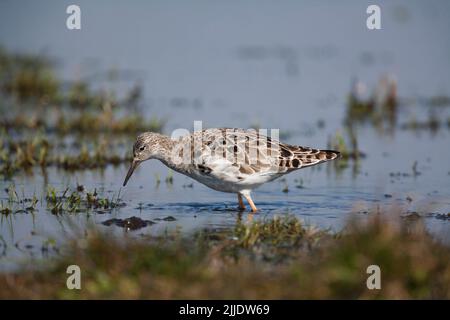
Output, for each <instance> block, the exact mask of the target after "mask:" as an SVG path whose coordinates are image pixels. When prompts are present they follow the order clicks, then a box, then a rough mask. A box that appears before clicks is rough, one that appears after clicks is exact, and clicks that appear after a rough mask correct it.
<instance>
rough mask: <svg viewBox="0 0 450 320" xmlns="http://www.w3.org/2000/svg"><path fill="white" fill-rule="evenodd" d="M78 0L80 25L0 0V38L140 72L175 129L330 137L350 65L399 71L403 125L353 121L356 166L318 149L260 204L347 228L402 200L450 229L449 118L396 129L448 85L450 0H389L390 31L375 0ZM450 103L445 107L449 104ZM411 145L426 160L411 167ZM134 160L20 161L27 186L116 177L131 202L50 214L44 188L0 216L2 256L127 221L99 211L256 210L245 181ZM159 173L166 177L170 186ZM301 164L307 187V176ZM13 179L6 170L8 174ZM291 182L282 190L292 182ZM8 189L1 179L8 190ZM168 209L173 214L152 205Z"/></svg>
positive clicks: (74, 73)
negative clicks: (96, 165) (70, 165)
mask: <svg viewBox="0 0 450 320" xmlns="http://www.w3.org/2000/svg"><path fill="white" fill-rule="evenodd" d="M78 4H79V5H80V7H81V8H82V13H83V25H82V30H81V31H79V32H71V31H68V30H66V29H65V26H64V19H65V14H64V13H65V7H64V5H65V4H63V3H61V4H59V3H58V4H56V3H55V2H50V1H47V2H46V1H42V2H39V4H37V3H35V2H27V6H26V7H27V8H28V9H27V10H25V9H24V6H23V3H22V1H3V2H2V3H1V4H0V44H1V45H3V46H4V47H6V48H8V49H10V50H18V51H27V52H33V53H37V52H45V53H46V54H49V55H51V56H54V57H57V58H58V59H59V60H60V61H61V67H60V72H61V74H62V75H63V76H64V77H65V78H67V79H72V80H73V79H78V78H90V79H94V80H93V83H94V84H95V85H98V86H100V87H108V86H114V87H115V88H118V89H121V88H125V87H127V86H128V85H129V84H130V83H133V82H134V81H135V80H136V81H138V82H140V83H141V84H142V85H143V87H144V90H145V108H146V112H147V113H148V115H158V116H160V117H166V118H167V120H168V121H167V126H166V128H165V133H167V134H170V132H171V131H172V130H173V129H175V128H187V129H192V125H193V121H194V120H202V121H203V126H204V127H219V126H227V127H249V126H251V125H256V124H258V125H259V126H260V127H261V128H269V129H271V128H280V130H281V133H282V134H284V136H285V138H284V139H283V140H284V141H286V142H289V143H292V144H300V145H305V146H314V147H319V148H326V146H327V141H328V137H329V136H332V135H334V134H335V132H336V131H337V130H340V129H342V127H343V119H344V116H345V110H346V101H347V95H348V93H349V90H350V85H351V81H352V79H353V78H354V77H357V78H359V79H360V80H361V81H363V82H365V83H367V86H368V88H369V90H370V89H371V88H373V86H374V85H375V83H376V82H377V81H378V79H379V78H380V77H381V76H382V75H383V74H386V73H388V74H393V75H394V76H395V77H396V78H397V81H398V94H399V96H400V97H401V98H404V99H405V100H407V101H410V102H409V103H408V104H406V105H404V106H401V107H400V110H399V115H398V118H399V124H398V126H397V127H396V129H395V130H394V131H393V133H392V134H388V133H385V134H380V132H379V131H377V130H376V129H375V128H373V127H372V126H370V125H366V126H362V127H360V128H359V129H358V132H357V136H358V143H359V146H360V149H361V151H362V152H364V153H365V154H366V155H367V157H366V158H364V159H362V160H361V161H360V163H359V164H358V169H357V170H356V173H355V171H354V170H353V168H352V166H353V162H352V161H350V162H349V167H348V168H345V169H343V170H340V171H336V169H335V168H334V167H333V165H332V164H323V165H320V166H318V167H314V168H309V169H305V170H300V171H297V172H295V173H293V174H290V175H288V176H286V181H285V182H284V181H282V180H277V181H274V182H272V183H270V184H267V185H264V186H263V187H261V188H260V189H258V190H256V191H255V193H254V200H255V202H256V204H257V206H258V207H259V208H260V210H261V213H260V214H259V215H258V216H259V217H264V216H267V215H274V214H286V213H291V214H294V215H296V216H298V217H300V218H302V219H304V220H305V221H306V222H307V223H309V224H313V225H317V226H319V227H324V228H331V229H333V230H340V228H341V227H342V226H343V224H344V223H345V221H346V219H347V218H348V217H349V216H354V215H357V216H361V217H365V216H367V214H366V213H367V211H368V210H369V209H370V208H373V207H376V206H377V205H380V206H390V205H393V204H398V205H401V206H403V207H404V211H405V212H406V211H410V212H414V211H417V212H419V213H421V214H424V215H427V214H429V213H433V215H429V216H427V217H426V218H425V221H426V224H427V226H428V227H429V230H430V231H431V232H432V233H433V234H435V235H436V236H437V237H438V238H439V239H441V240H443V241H444V242H447V243H450V236H449V234H450V233H449V232H450V221H449V220H448V219H447V220H445V219H438V216H437V214H447V213H448V212H450V197H449V193H448V191H449V190H450V164H449V163H450V162H449V158H450V148H448V146H449V141H450V140H449V138H450V130H448V128H447V127H444V128H441V129H440V130H438V131H437V132H436V133H435V134H433V133H431V132H430V131H429V130H422V131H410V130H402V129H399V127H400V126H401V124H402V123H405V122H407V121H408V120H410V119H411V118H413V117H414V118H417V119H419V120H420V119H423V120H425V119H427V117H428V114H429V107H428V106H427V105H426V104H425V103H424V99H426V98H428V97H431V96H436V95H446V96H449V95H450V87H449V83H450V73H449V72H448V70H450V60H449V59H448V57H449V56H450V40H449V38H448V34H447V33H448V30H450V4H449V3H448V2H446V1H434V2H432V3H428V2H425V1H423V2H411V1H397V2H395V3H389V2H382V1H381V2H380V5H381V7H382V17H383V20H382V21H383V22H382V24H383V25H382V26H383V27H382V28H383V29H382V30H379V31H368V30H367V29H366V28H365V19H366V14H365V8H366V7H367V4H366V3H365V2H364V1H355V2H345V3H340V4H339V5H337V4H335V3H334V2H321V3H320V4H318V3H317V2H316V1H311V2H304V3H298V2H295V1H285V2H283V3H282V4H278V2H277V4H275V2H269V1H264V2H261V1H258V3H256V2H251V1H250V2H245V3H242V2H221V3H211V2H206V1H194V2H190V3H189V5H187V4H185V3H183V2H181V1H180V2H178V3H176V2H170V4H169V3H164V2H163V1H159V2H158V1H155V2H151V3H147V2H136V3H135V4H134V5H133V6H131V5H129V4H128V3H127V4H125V3H122V4H120V3H114V5H110V4H109V3H107V2H102V1H95V2H94V1H79V3H78ZM30 15H32V16H33V17H35V18H36V19H33V20H30V19H29V17H30ZM117 17H120V19H118V18H117ZM8 30H14V33H11V32H9V31H8ZM111 68H114V69H116V70H125V71H126V72H125V76H124V77H125V78H126V75H130V77H131V78H132V79H133V81H122V80H120V79H122V78H120V79H119V80H117V81H115V82H113V83H111V82H110V81H104V79H103V76H102V75H104V74H105V70H109V69H111ZM449 109H450V107H449V106H447V107H441V108H436V110H435V112H436V113H437V114H438V116H439V118H441V119H447V118H448V117H449V116H450V113H449ZM319 120H320V121H322V122H323V123H324V126H323V127H320V126H318V125H317V123H318V121H319ZM111 138H114V137H111ZM130 151H131V145H130ZM416 161H417V164H418V165H417V170H418V171H419V172H420V175H418V176H414V174H413V169H412V167H413V164H414V162H416ZM126 170H127V168H126V167H125V166H119V167H117V168H113V167H108V168H107V169H106V170H104V171H79V172H75V173H72V174H71V173H67V172H64V171H61V170H57V169H54V168H49V169H48V171H47V173H46V175H43V174H42V172H41V171H40V170H38V169H36V170H35V172H34V174H32V175H26V174H18V175H15V176H14V177H13V179H12V182H13V183H14V184H15V186H16V189H17V191H18V192H19V193H21V192H22V190H23V192H24V194H25V195H27V196H32V195H33V194H36V195H37V197H38V198H40V197H44V196H45V190H46V187H47V185H51V186H53V187H56V188H57V189H58V190H60V191H63V190H64V189H65V188H66V187H67V186H70V187H75V186H76V185H77V184H81V185H84V186H85V187H86V189H88V190H93V189H94V188H97V189H98V190H100V191H101V192H102V194H104V195H107V196H108V195H110V196H111V197H112V196H113V195H117V194H118V193H119V190H120V198H121V199H122V201H123V202H124V203H125V204H126V206H125V207H123V208H117V209H113V210H112V212H111V213H106V214H98V213H96V212H95V211H93V212H90V213H77V214H71V215H63V216H54V215H53V214H51V213H50V212H49V210H47V209H46V205H45V201H40V202H39V203H38V205H37V211H36V212H35V213H34V214H25V213H18V214H13V215H9V216H2V217H0V218H1V221H0V232H1V238H2V239H3V240H4V241H1V239H0V254H1V253H2V251H3V256H2V257H1V258H0V268H1V269H10V268H15V267H16V266H17V262H18V261H21V262H24V261H25V263H30V261H31V260H30V259H28V258H39V257H41V256H42V255H46V254H47V251H45V250H44V251H42V246H43V243H45V242H46V241H48V239H49V238H55V239H56V242H57V243H58V244H59V241H60V239H63V235H64V234H66V233H69V234H70V233H71V232H72V229H73V228H74V225H75V226H78V227H80V229H83V228H84V227H85V225H86V224H92V225H93V226H94V227H96V228H100V229H104V230H106V231H108V232H123V231H122V229H121V228H119V227H117V226H104V225H102V224H101V223H102V222H104V221H106V220H109V219H112V218H119V219H125V218H128V217H131V216H137V217H140V218H142V219H144V220H152V221H154V222H156V223H155V224H153V225H151V226H147V227H144V228H142V229H139V230H137V231H130V232H131V233H133V234H136V235H140V234H147V233H150V234H156V233H158V232H164V231H166V230H169V231H170V230H176V229H180V230H181V232H186V233H188V232H192V231H194V230H198V229H202V228H228V227H232V226H233V225H234V224H235V222H236V219H238V218H243V219H246V218H248V215H247V213H243V214H239V212H238V211H237V209H236V207H237V202H236V196H235V195H232V194H225V193H219V192H216V191H213V190H210V189H208V188H206V187H205V186H203V185H201V184H199V183H196V182H194V181H192V180H190V179H189V178H187V177H184V176H182V175H179V174H177V173H174V181H173V184H167V183H165V181H164V180H165V177H166V176H167V175H168V169H167V168H165V167H164V166H163V165H162V164H161V163H159V162H157V161H149V162H147V163H144V164H143V165H141V166H140V168H138V170H137V171H136V173H135V174H134V176H133V177H132V179H131V180H130V182H129V184H128V185H127V187H126V188H121V184H122V182H123V178H124V176H125V174H126ZM397 173H400V175H398V176H397ZM155 175H159V176H160V177H161V183H160V184H159V186H157V185H156V182H155ZM298 179H302V188H297V187H296V186H297V185H298V184H299V182H298V181H295V180H298ZM10 183H11V181H7V180H4V179H2V180H0V189H1V190H3V189H4V188H6V187H7V186H9V185H10ZM191 183H193V184H192V186H191ZM286 185H287V186H288V188H289V192H287V193H286V192H283V191H282V190H283V189H284V188H285V186H286ZM385 194H388V195H392V197H390V196H385ZM408 197H409V198H410V200H407V198H408ZM6 198H7V195H6V193H3V191H2V192H1V193H0V199H3V200H5V199H6ZM168 216H171V217H174V218H175V219H176V220H175V221H164V220H156V219H160V218H165V217H168ZM257 218H258V217H257ZM50 254H51V253H50ZM23 258H25V259H23Z"/></svg>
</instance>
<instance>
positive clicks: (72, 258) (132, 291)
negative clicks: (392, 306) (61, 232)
mask: <svg viewBox="0 0 450 320" xmlns="http://www.w3.org/2000/svg"><path fill="white" fill-rule="evenodd" d="M387 214H388V215H390V217H389V218H386V217H385V216H384V215H382V214H376V213H373V214H372V216H371V218H370V219H369V220H368V222H365V223H359V222H356V221H354V220H352V221H350V222H349V223H348V225H347V226H346V228H345V229H344V231H343V232H340V233H338V234H335V233H332V232H330V231H327V230H318V229H315V228H311V227H307V226H305V225H304V224H303V223H302V222H301V221H299V220H298V219H296V218H294V217H290V216H285V217H275V218H273V219H264V218H260V219H257V218H255V221H241V220H238V221H237V224H236V227H235V228H234V229H231V230H223V231H214V230H204V231H202V232H199V233H197V234H196V235H195V236H190V237H188V236H180V235H179V234H165V235H163V236H160V237H144V238H139V239H136V238H133V237H127V236H123V235H122V236H120V237H113V236H111V235H108V234H105V233H99V232H89V233H88V234H89V236H87V237H83V238H82V239H76V240H73V241H72V242H71V244H70V245H69V248H68V250H67V251H65V252H66V253H65V254H64V255H62V256H61V257H60V258H58V259H57V260H54V261H53V262H52V263H51V264H50V265H48V266H47V268H45V269H40V270H39V271H36V270H23V271H22V272H18V273H10V274H1V275H0V285H1V287H2V288H3V290H1V292H0V298H57V299H59V298H70V299H72V298H74V299H79V298H83V299H85V298H88V299H91V298H100V299H105V298H152V299H173V298H191V299H206V298H217V299H223V298H236V299H240V298H244V299H280V298H287V299H298V298H300V299H303V298H312V299H329V298H339V299H342V298H343V299H346V298H350V299H354V298H355V299H385V298H394V299H407V298H441V299H442V298H443V299H448V298H450V265H449V264H448V261H450V260H449V259H450V249H449V248H448V247H446V246H444V245H442V244H440V243H438V242H436V241H435V240H434V239H433V238H432V237H431V236H430V235H428V234H427V233H426V231H425V230H424V228H423V226H422V224H421V222H420V220H419V221H416V222H414V223H411V222H408V223H406V222H405V221H402V220H398V221H397V220H395V219H394V220H395V221H393V219H392V214H393V213H387ZM247 217H250V216H247ZM366 221H367V220H366ZM71 264H77V265H79V266H80V268H81V272H82V289H81V290H73V291H71V290H68V289H66V287H65V282H66V277H67V274H66V273H65V270H66V267H67V266H68V265H71ZM372 264H376V265H378V266H380V268H381V286H382V288H381V290H368V289H367V287H366V280H367V277H368V276H369V275H368V274H367V273H366V269H367V267H368V266H369V265H372Z"/></svg>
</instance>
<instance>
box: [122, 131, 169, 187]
mask: <svg viewBox="0 0 450 320" xmlns="http://www.w3.org/2000/svg"><path fill="white" fill-rule="evenodd" d="M166 139H167V137H166V136H163V135H161V134H159V133H155V132H144V133H141V134H140V135H139V136H138V137H137V138H136V142H135V143H134V145H133V160H132V161H131V165H130V169H129V170H128V173H127V176H126V177H125V181H124V182H123V186H125V185H126V184H127V182H128V180H129V179H130V177H131V175H132V174H133V172H134V170H135V169H136V168H137V166H138V165H139V164H140V163H141V162H143V161H146V160H149V159H154V158H159V156H160V155H161V154H162V153H163V152H164V149H165V147H166V146H165V143H164V142H165V140H166Z"/></svg>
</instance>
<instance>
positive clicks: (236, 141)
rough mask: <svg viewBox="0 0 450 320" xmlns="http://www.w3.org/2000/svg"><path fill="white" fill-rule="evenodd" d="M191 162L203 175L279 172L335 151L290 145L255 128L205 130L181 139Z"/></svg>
mask: <svg viewBox="0 0 450 320" xmlns="http://www.w3.org/2000/svg"><path fill="white" fill-rule="evenodd" d="M184 144H189V145H190V148H189V149H190V150H191V152H190V153H191V156H192V159H193V163H194V165H196V166H197V167H198V169H199V170H200V171H201V172H204V173H205V174H215V173H216V172H230V173H232V174H233V176H249V175H253V174H258V175H272V174H283V173H286V172H289V171H292V170H296V169H300V168H302V167H307V166H312V165H315V164H318V163H321V162H323V161H327V160H332V159H335V158H337V157H338V155H339V153H338V152H337V151H330V150H319V149H313V148H309V147H301V146H293V145H289V144H284V143H281V142H279V141H277V140H274V139H271V138H270V137H267V136H266V135H264V134H261V133H260V132H259V131H257V130H251V129H250V130H244V129H233V128H221V129H206V130H203V131H198V132H194V133H193V134H191V135H190V136H188V137H186V138H185V139H184Z"/></svg>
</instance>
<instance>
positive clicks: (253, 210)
mask: <svg viewBox="0 0 450 320" xmlns="http://www.w3.org/2000/svg"><path fill="white" fill-rule="evenodd" d="M243 196H244V197H245V199H246V200H247V202H248V204H249V205H250V207H252V212H257V211H258V208H256V206H255V203H254V202H253V200H252V198H251V197H250V194H243Z"/></svg>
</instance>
